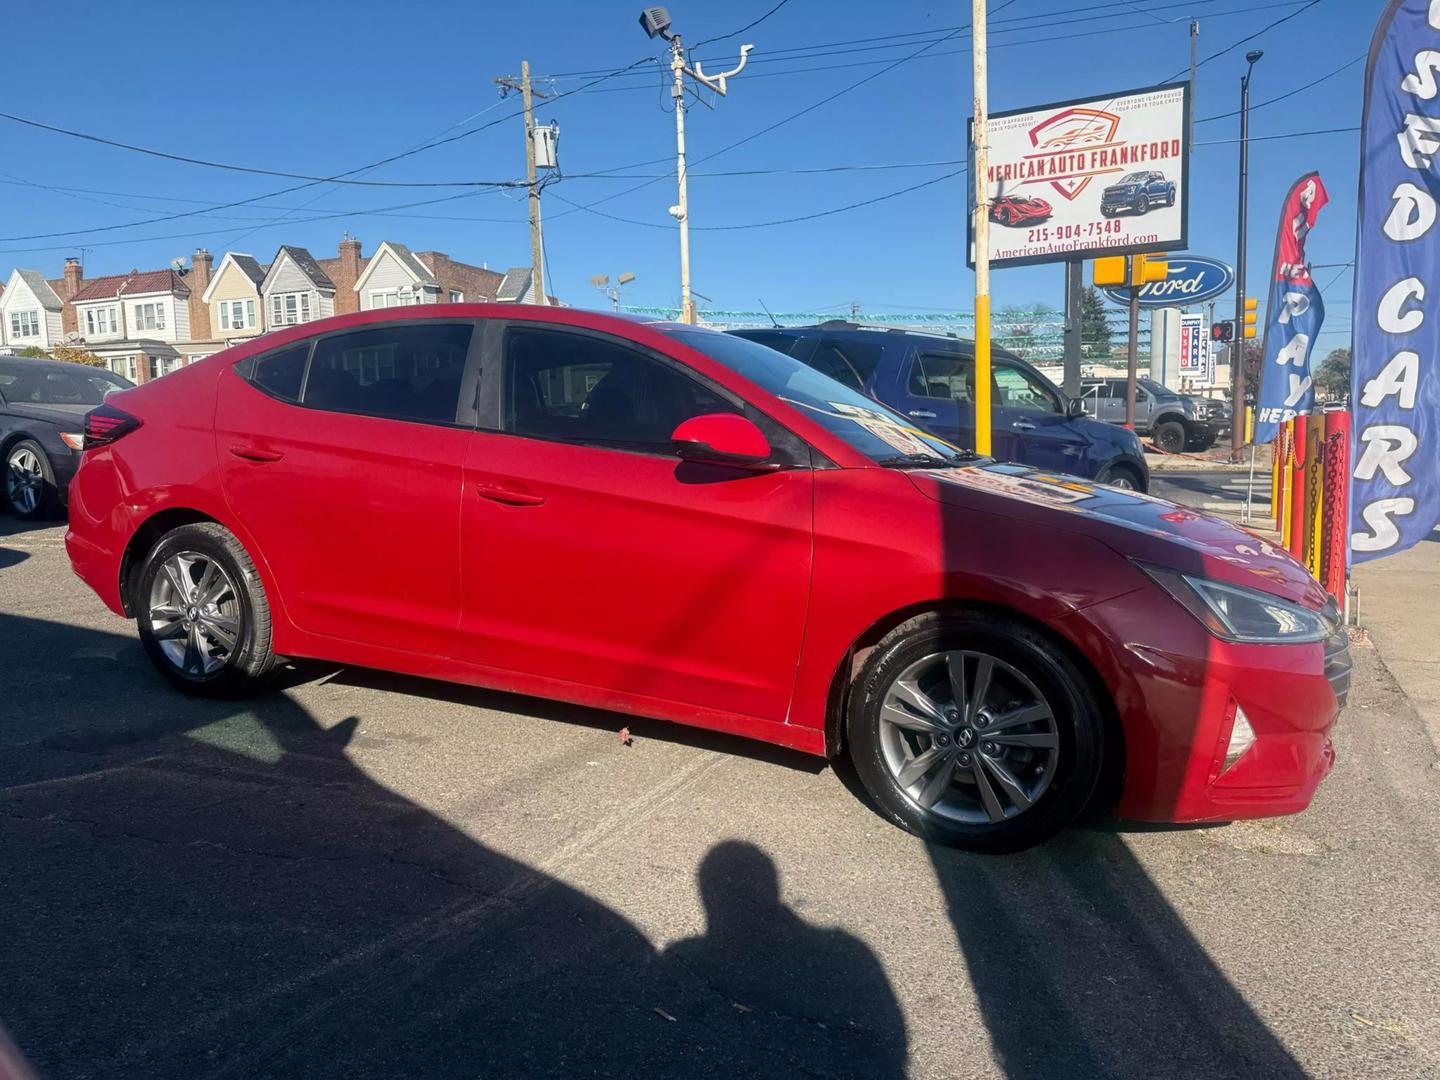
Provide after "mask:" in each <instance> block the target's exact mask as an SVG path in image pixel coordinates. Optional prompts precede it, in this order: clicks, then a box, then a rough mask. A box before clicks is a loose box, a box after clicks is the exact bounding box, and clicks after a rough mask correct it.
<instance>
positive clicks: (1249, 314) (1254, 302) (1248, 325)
mask: <svg viewBox="0 0 1440 1080" xmlns="http://www.w3.org/2000/svg"><path fill="white" fill-rule="evenodd" d="M1259 304H1260V301H1259V299H1258V298H1256V297H1254V296H1247V297H1246V298H1245V336H1246V337H1247V338H1251V337H1254V336H1255V319H1256V317H1257V316H1256V312H1255V309H1256V308H1257V307H1258V306H1259Z"/></svg>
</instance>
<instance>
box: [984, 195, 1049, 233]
mask: <svg viewBox="0 0 1440 1080" xmlns="http://www.w3.org/2000/svg"><path fill="white" fill-rule="evenodd" d="M1054 212H1055V211H1054V210H1053V209H1052V208H1051V206H1050V204H1049V203H1048V202H1046V201H1045V200H1044V199H1027V198H1022V197H1021V196H1019V195H1001V196H1000V197H999V198H998V199H996V200H995V201H994V202H992V203H991V204H990V220H991V221H993V222H995V223H996V224H999V225H1009V226H1011V227H1012V228H1014V227H1016V226H1019V225H1033V224H1035V223H1036V222H1038V221H1044V220H1046V219H1047V218H1048V217H1050V215H1051V214H1053V213H1054Z"/></svg>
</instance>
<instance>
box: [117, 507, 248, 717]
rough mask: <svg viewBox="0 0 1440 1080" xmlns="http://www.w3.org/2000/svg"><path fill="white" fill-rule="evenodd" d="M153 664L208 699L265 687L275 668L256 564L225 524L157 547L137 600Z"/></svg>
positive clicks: (174, 535)
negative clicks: (265, 681)
mask: <svg viewBox="0 0 1440 1080" xmlns="http://www.w3.org/2000/svg"><path fill="white" fill-rule="evenodd" d="M131 605H132V610H133V611H134V612H135V620H136V623H137V625H138V627H139V630H140V642H141V644H142V645H143V646H144V648H145V652H146V654H147V655H148V656H149V657H150V661H151V663H153V664H154V665H155V666H156V668H158V669H159V671H160V673H161V674H162V675H164V676H165V677H166V678H167V679H169V680H170V681H171V682H172V683H174V684H175V685H176V686H178V687H180V688H181V689H182V690H185V691H186V692H188V693H191V694H197V695H200V696H202V697H233V696H236V695H239V694H244V693H248V692H251V691H253V690H255V689H256V688H258V687H259V686H260V685H261V684H262V683H263V682H264V680H265V678H266V676H267V675H268V674H269V673H270V671H271V670H272V669H273V667H274V665H275V655H274V653H273V652H271V649H270V605H269V602H268V600H267V599H266V596H265V587H264V585H263V584H261V581H260V575H259V574H258V573H257V572H256V570H255V564H254V562H252V561H251V559H250V556H249V555H248V554H247V553H246V551H245V549H244V548H243V547H241V545H240V542H239V541H238V540H236V539H235V537H234V535H233V534H232V533H231V532H230V531H229V530H228V529H226V528H224V527H223V526H221V525H217V524H214V523H208V522H207V523H201V524H195V525H184V526H181V527H180V528H178V529H175V530H173V531H171V532H168V533H166V534H165V535H164V536H163V537H161V538H160V540H159V541H158V542H157V543H156V544H155V546H154V547H153V548H151V549H150V553H149V555H148V556H146V559H145V563H144V565H143V566H142V568H141V570H140V574H139V576H138V578H137V579H136V583H135V588H134V593H133V597H132V601H131Z"/></svg>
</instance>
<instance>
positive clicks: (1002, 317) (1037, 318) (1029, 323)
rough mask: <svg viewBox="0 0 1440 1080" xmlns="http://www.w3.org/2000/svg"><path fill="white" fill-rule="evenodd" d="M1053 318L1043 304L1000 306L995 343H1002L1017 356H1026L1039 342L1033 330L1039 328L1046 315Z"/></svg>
mask: <svg viewBox="0 0 1440 1080" xmlns="http://www.w3.org/2000/svg"><path fill="white" fill-rule="evenodd" d="M1047 316H1050V317H1051V318H1053V313H1052V312H1050V311H1048V310H1047V309H1046V307H1045V305H1044V304H1031V305H1030V306H1029V307H1018V306H1015V305H1011V306H1009V307H1005V308H1001V309H1000V313H999V316H998V318H997V319H996V320H995V321H996V323H997V324H998V325H997V326H996V329H997V330H998V331H999V333H998V334H997V335H996V337H997V338H998V339H999V340H998V342H997V344H1000V345H1003V346H1004V347H1005V348H1007V349H1009V350H1010V351H1011V352H1013V353H1016V354H1017V355H1019V356H1022V357H1023V356H1026V355H1028V354H1029V353H1030V352H1031V351H1033V350H1034V349H1035V347H1036V346H1037V345H1038V344H1039V342H1038V341H1037V340H1036V337H1035V331H1036V330H1038V329H1040V327H1041V325H1042V324H1043V323H1044V322H1046V317H1047Z"/></svg>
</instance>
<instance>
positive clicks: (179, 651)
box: [150, 551, 244, 678]
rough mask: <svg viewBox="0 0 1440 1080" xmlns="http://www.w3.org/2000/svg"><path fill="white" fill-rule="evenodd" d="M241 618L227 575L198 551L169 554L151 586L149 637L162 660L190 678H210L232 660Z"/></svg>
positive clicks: (216, 563)
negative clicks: (155, 644) (154, 642)
mask: <svg viewBox="0 0 1440 1080" xmlns="http://www.w3.org/2000/svg"><path fill="white" fill-rule="evenodd" d="M243 617H244V615H243V611H242V609H241V606H240V593H239V591H238V590H237V589H236V588H235V583H234V581H232V580H231V578H230V575H229V574H228V573H226V571H225V568H224V567H223V566H221V565H220V563H219V562H218V561H216V560H215V559H214V558H213V557H211V556H209V555H203V554H201V553H200V552H198V551H179V552H176V553H175V554H173V555H171V556H170V557H169V558H167V559H166V560H165V561H164V562H163V563H162V564H161V565H160V571H159V573H157V574H156V575H155V581H154V583H153V584H152V585H151V586H150V632H151V633H152V634H154V636H155V641H156V642H157V643H158V644H159V646H160V650H161V652H163V653H164V654H165V658H166V659H167V660H169V661H170V663H172V664H174V665H175V667H176V669H178V670H179V671H180V672H181V673H182V674H184V675H186V676H188V677H190V678H204V677H205V676H207V675H213V674H215V672H217V671H219V670H220V669H221V668H223V667H224V666H225V665H226V664H228V663H229V662H230V661H231V660H232V659H233V658H234V656H235V653H236V650H237V649H238V648H239V645H240V637H241V629H242V620H243Z"/></svg>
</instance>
